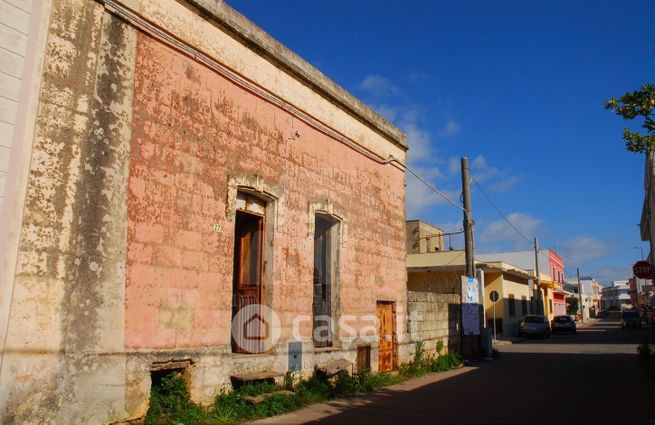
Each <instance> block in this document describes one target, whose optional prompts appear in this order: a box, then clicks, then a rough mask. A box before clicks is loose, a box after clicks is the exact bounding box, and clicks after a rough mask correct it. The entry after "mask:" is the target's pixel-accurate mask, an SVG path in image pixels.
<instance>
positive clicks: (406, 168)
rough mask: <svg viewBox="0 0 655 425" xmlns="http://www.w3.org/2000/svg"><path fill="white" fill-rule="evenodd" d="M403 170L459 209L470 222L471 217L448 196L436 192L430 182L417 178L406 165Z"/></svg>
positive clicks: (438, 191)
mask: <svg viewBox="0 0 655 425" xmlns="http://www.w3.org/2000/svg"><path fill="white" fill-rule="evenodd" d="M405 170H407V171H409V172H410V173H411V174H412V175H413V176H414V177H416V178H417V179H418V180H419V181H420V182H421V183H423V184H424V185H426V186H427V187H428V188H429V189H430V190H432V191H433V192H434V193H436V194H437V195H439V196H441V197H442V198H443V199H445V200H446V201H447V202H448V203H450V204H451V205H454V206H455V207H457V208H459V209H460V210H462V211H464V214H466V216H467V218H468V219H469V220H471V217H469V214H468V212H467V211H466V210H465V209H464V207H463V206H461V205H460V204H458V203H457V202H455V201H453V200H452V199H450V198H449V197H448V195H446V194H445V193H443V192H441V191H440V190H438V189H437V188H435V187H434V186H432V184H430V182H428V181H427V180H425V179H424V178H423V177H421V176H419V175H418V174H416V173H415V172H414V170H412V169H411V168H409V166H408V165H405Z"/></svg>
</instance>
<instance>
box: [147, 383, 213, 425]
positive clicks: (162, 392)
mask: <svg viewBox="0 0 655 425" xmlns="http://www.w3.org/2000/svg"><path fill="white" fill-rule="evenodd" d="M204 416H205V415H204V410H203V409H202V408H201V407H199V406H197V405H195V404H193V403H192V402H191V397H190V394H189V389H188V388H187V385H186V382H185V381H184V378H183V377H182V375H181V374H180V373H172V374H170V375H167V376H164V377H162V379H161V382H160V383H159V384H158V385H153V388H152V390H151V391H150V409H148V413H147V415H146V418H145V420H144V424H146V425H155V424H162V425H169V424H170V425H177V424H178V423H184V424H193V423H202V421H203V420H204Z"/></svg>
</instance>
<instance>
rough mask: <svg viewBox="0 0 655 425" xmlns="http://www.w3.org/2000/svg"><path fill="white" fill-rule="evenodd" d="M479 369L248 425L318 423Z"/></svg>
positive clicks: (457, 371)
mask: <svg viewBox="0 0 655 425" xmlns="http://www.w3.org/2000/svg"><path fill="white" fill-rule="evenodd" d="M476 369H478V368H477V367H475V366H464V367H462V368H459V369H454V370H449V371H447V372H435V373H431V374H429V375H425V376H421V377H420V378H414V379H410V380H407V381H405V382H402V383H400V384H396V385H390V386H388V387H385V388H382V389H380V390H378V391H374V392H372V393H369V394H364V395H361V396H358V397H353V398H345V399H339V400H333V401H329V402H326V403H317V404H312V405H311V406H308V407H305V408H304V409H300V410H297V411H295V412H292V413H287V414H285V415H280V416H273V417H270V418H265V419H260V420H258V421H254V422H246V423H247V424H285V425H286V424H290V425H291V424H304V423H307V422H312V421H317V420H320V419H323V418H326V417H329V416H332V415H336V414H338V413H340V412H343V411H344V410H348V409H352V408H354V407H362V406H366V405H369V404H372V403H373V402H375V401H379V399H380V396H381V395H389V394H391V393H403V392H408V391H412V390H415V389H417V388H420V387H424V386H426V385H430V384H432V383H435V382H439V381H442V380H444V379H448V378H452V377H454V376H458V375H461V374H464V373H468V372H472V371H474V370H476Z"/></svg>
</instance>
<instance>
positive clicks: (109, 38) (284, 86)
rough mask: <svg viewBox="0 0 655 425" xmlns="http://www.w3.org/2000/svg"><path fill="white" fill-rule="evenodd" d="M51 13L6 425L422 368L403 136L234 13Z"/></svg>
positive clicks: (15, 226) (15, 280)
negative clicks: (319, 373)
mask: <svg viewBox="0 0 655 425" xmlns="http://www.w3.org/2000/svg"><path fill="white" fill-rule="evenodd" d="M44 4H45V7H44V12H43V16H45V18H43V20H42V21H40V23H39V25H41V26H40V27H38V28H36V29H35V30H37V31H40V33H41V34H43V35H44V37H45V36H47V37H46V38H47V43H45V44H44V46H43V50H42V51H41V53H40V55H41V63H42V74H40V77H39V79H37V80H39V81H40V83H39V84H40V85H39V87H40V89H39V91H38V96H37V95H35V96H36V98H35V100H33V101H34V102H35V103H36V104H37V109H36V111H37V113H36V114H35V116H34V117H33V122H32V124H33V128H34V131H33V134H32V133H30V136H29V138H28V142H27V143H25V144H23V145H22V147H21V149H23V150H24V151H23V152H22V154H23V155H26V156H27V157H28V158H31V160H30V161H26V162H25V164H24V167H23V168H22V169H19V170H17V171H16V181H18V183H17V185H16V187H15V190H16V191H19V192H20V191H22V192H20V193H21V194H22V195H21V196H16V197H15V198H12V199H13V200H12V201H11V202H12V204H11V205H10V206H7V204H5V205H4V208H11V211H12V215H11V220H5V221H3V222H2V223H0V226H2V228H1V229H0V230H2V231H8V232H10V233H12V234H14V235H17V236H16V238H13V239H11V240H10V242H9V243H8V244H7V245H8V246H7V247H6V249H7V251H6V253H5V254H4V255H5V263H4V266H3V267H4V269H3V273H2V276H3V280H2V283H1V284H2V286H1V290H2V293H3V295H5V296H6V297H5V298H3V299H4V300H7V299H9V300H10V301H9V302H7V303H5V304H3V310H2V312H1V313H2V321H3V323H4V324H6V326H5V327H3V332H4V329H6V330H7V331H6V335H3V337H4V338H3V340H4V341H5V342H4V346H3V351H2V363H1V366H0V384H1V385H0V388H1V390H0V406H1V408H2V415H3V418H5V419H7V420H14V421H16V422H17V423H21V422H25V421H27V422H49V421H54V422H59V423H106V422H117V421H125V420H129V419H134V418H138V417H140V416H142V415H143V414H144V413H145V412H146V410H147V408H148V396H149V391H150V383H151V377H152V376H153V374H157V373H163V372H162V371H164V372H165V371H166V370H171V369H181V370H183V372H184V373H185V374H186V376H187V377H188V381H189V384H190V389H191V394H192V397H193V399H194V400H195V401H197V402H200V403H210V402H211V401H212V400H213V397H214V396H215V395H216V394H217V393H219V392H220V391H221V390H223V389H225V388H228V387H229V386H230V384H231V381H232V380H234V379H244V377H253V376H256V375H257V376H273V375H275V374H283V373H285V372H287V371H288V370H299V371H301V372H303V373H311V371H312V370H313V368H314V367H315V366H316V365H319V364H322V363H325V362H327V361H329V360H330V359H340V358H343V359H346V360H348V361H349V362H351V363H353V364H356V363H357V361H358V354H359V355H360V356H359V361H360V362H361V361H362V359H364V361H367V360H368V361H369V364H368V365H362V366H370V367H371V368H372V369H373V370H383V369H389V368H393V367H394V366H395V365H396V364H398V363H399V362H400V361H402V360H403V359H404V357H405V356H406V352H405V350H406V344H407V342H408V339H407V335H406V330H405V329H406V325H405V317H404V314H405V311H406V304H407V300H406V296H407V295H406V272H405V252H406V251H405V229H404V222H405V217H404V187H403V185H404V179H405V171H404V166H403V164H404V161H405V153H406V150H407V142H406V139H405V136H404V135H403V134H402V133H401V132H400V131H399V130H398V129H397V128H395V127H394V126H392V125H391V124H389V123H388V122H387V121H385V120H384V119H383V118H381V117H380V116H378V115H377V114H376V113H374V112H373V111H372V110H370V109H369V108H368V107H367V106H365V105H364V104H362V103H361V102H360V101H358V100H357V99H355V98H353V97H352V96H351V95H350V94H348V93H347V92H345V91H344V90H343V89H342V88H340V87H339V86H337V85H336V84H335V83H333V82H332V81H330V80H329V79H328V78H327V77H325V76H324V75H322V74H321V73H320V72H318V71H317V70H316V69H314V68H313V67H311V66H310V65H309V64H308V63H306V62H305V61H303V60H302V59H301V58H299V57H298V56H296V55H295V54H293V53H292V52H290V51H289V50H288V49H286V48H285V47H284V46H282V45H280V44H279V43H278V42H276V41H275V40H273V39H272V38H271V37H269V36H268V35H267V34H265V33H264V32H263V31H261V30H260V29H259V28H257V27H256V26H255V25H253V24H252V23H251V22H249V21H248V20H247V19H245V18H244V17H243V16H241V15H239V14H238V13H237V12H235V11H234V10H232V9H231V8H229V6H227V5H226V4H224V3H223V2H219V1H214V0H185V1H175V0H114V1H102V0H99V1H91V0H57V1H48V0H46V1H45V3H44ZM37 53H38V52H37ZM39 69H41V68H39ZM21 179H23V180H21ZM21 181H22V183H21ZM5 216H6V215H3V217H5ZM12 241H13V242H12ZM12 256H13V257H12ZM12 258H13V260H11V259H12ZM7 259H9V260H11V261H13V262H11V261H9V260H7ZM7 261H9V262H7ZM10 269H11V272H8V270H10ZM3 303H4V301H3ZM242 312H245V317H242V316H243V315H244V314H243V313H242ZM362 353H365V354H366V355H365V356H361V354H362Z"/></svg>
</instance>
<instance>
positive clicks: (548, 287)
mask: <svg viewBox="0 0 655 425" xmlns="http://www.w3.org/2000/svg"><path fill="white" fill-rule="evenodd" d="M539 277H540V279H539V280H540V287H541V294H542V299H543V301H544V315H545V316H546V317H548V321H549V322H550V321H551V320H553V318H554V317H555V316H556V315H557V314H556V313H555V302H556V300H555V293H556V292H557V291H558V290H559V289H560V285H559V283H557V282H555V281H552V280H550V276H548V275H544V274H543V273H539Z"/></svg>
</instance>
